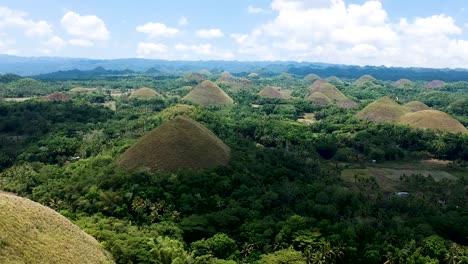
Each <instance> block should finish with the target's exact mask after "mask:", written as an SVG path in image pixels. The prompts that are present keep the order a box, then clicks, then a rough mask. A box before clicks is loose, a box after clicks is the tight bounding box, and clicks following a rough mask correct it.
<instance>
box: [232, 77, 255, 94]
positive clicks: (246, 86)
mask: <svg viewBox="0 0 468 264" xmlns="http://www.w3.org/2000/svg"><path fill="white" fill-rule="evenodd" d="M253 87H254V86H253V84H252V82H251V81H250V80H249V79H247V78H239V79H238V80H235V81H234V82H233V83H232V89H233V90H235V91H242V90H250V89H252V88H253Z"/></svg>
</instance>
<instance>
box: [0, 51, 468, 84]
mask: <svg viewBox="0 0 468 264" xmlns="http://www.w3.org/2000/svg"><path fill="white" fill-rule="evenodd" d="M203 69H207V70H209V71H211V72H213V73H218V72H221V71H224V70H226V71H229V72H231V73H234V74H235V75H236V76H246V75H247V74H249V73H251V72H257V73H259V74H261V75H263V76H274V75H277V74H280V73H283V72H287V73H290V74H294V75H297V76H300V77H302V76H305V75H307V74H309V73H315V74H318V75H319V76H321V77H328V76H337V77H340V78H350V79H354V78H358V77H360V76H362V75H364V74H371V75H372V76H374V77H375V78H378V79H382V80H398V79H402V78H407V79H412V80H424V81H430V80H435V79H437V80H443V81H468V70H467V69H431V68H402V67H385V66H364V67H360V66H349V65H338V64H328V63H317V62H293V61H255V62H240V61H167V60H150V59H136V58H130V59H110V60H96V59H80V58H60V57H18V56H12V55H0V74H6V73H13V74H18V75H21V76H33V77H34V78H38V79H50V80H68V79H90V78H94V77H98V76H106V75H129V74H142V75H156V76H157V75H168V74H170V75H177V74H180V75H182V74H183V73H185V72H188V71H200V70H203Z"/></svg>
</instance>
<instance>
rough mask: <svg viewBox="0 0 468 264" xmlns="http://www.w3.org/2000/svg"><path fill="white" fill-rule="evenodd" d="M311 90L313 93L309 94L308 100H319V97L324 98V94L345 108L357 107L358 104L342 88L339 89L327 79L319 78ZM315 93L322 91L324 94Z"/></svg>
mask: <svg viewBox="0 0 468 264" xmlns="http://www.w3.org/2000/svg"><path fill="white" fill-rule="evenodd" d="M309 90H310V91H311V95H309V96H308V97H307V98H306V100H307V101H310V102H313V101H314V100H317V97H318V96H319V97H321V98H323V95H325V96H326V97H328V99H330V101H331V103H332V104H336V105H337V106H339V107H343V108H352V107H356V106H357V104H356V103H355V102H354V101H353V100H351V99H349V98H348V97H346V95H344V94H343V93H342V92H341V91H340V90H338V89H337V88H336V87H335V86H334V85H332V84H330V83H328V82H326V81H325V80H322V79H320V80H317V81H315V82H314V83H313V84H312V85H311V86H310V87H309ZM314 93H322V94H323V95H322V94H315V95H314Z"/></svg>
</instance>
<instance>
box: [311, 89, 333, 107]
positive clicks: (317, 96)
mask: <svg viewBox="0 0 468 264" xmlns="http://www.w3.org/2000/svg"><path fill="white" fill-rule="evenodd" d="M307 100H308V101H310V102H311V103H313V104H316V105H329V104H332V101H331V100H330V98H328V96H326V95H325V94H324V93H322V92H315V93H312V94H311V95H310V96H309V97H307Z"/></svg>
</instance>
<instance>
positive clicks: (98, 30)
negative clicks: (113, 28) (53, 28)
mask: <svg viewBox="0 0 468 264" xmlns="http://www.w3.org/2000/svg"><path fill="white" fill-rule="evenodd" d="M61 24H62V26H63V28H64V29H65V30H66V31H67V33H68V34H70V35H72V36H74V37H77V38H80V39H86V40H89V41H103V40H107V39H109V36H110V33H109V30H107V28H106V24H105V23H104V21H102V19H100V18H99V17H97V16H95V15H84V16H82V15H80V14H77V13H75V12H72V11H68V12H67V13H65V15H64V16H63V17H62V20H61Z"/></svg>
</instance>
